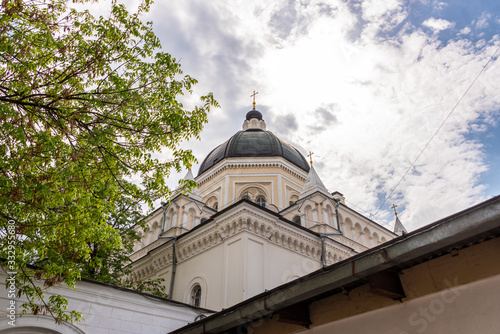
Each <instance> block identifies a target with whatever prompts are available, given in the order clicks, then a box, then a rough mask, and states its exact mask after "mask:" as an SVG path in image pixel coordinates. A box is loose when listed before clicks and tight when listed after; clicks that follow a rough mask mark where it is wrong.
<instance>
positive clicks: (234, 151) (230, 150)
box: [198, 109, 309, 175]
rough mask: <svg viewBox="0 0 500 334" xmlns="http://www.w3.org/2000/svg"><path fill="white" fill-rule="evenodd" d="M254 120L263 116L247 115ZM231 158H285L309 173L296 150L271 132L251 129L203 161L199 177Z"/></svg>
mask: <svg viewBox="0 0 500 334" xmlns="http://www.w3.org/2000/svg"><path fill="white" fill-rule="evenodd" d="M252 118H257V119H258V120H262V114H261V113H260V112H259V111H257V110H255V109H253V110H251V111H249V112H248V113H247V115H246V119H247V120H249V119H252ZM229 157H283V158H285V159H286V160H288V161H289V162H291V163H292V164H294V165H295V166H297V167H299V168H301V169H303V170H305V171H306V172H309V164H308V163H307V161H306V159H305V158H304V156H303V155H302V154H301V153H300V152H299V151H298V150H297V149H296V148H294V147H293V146H291V145H289V144H287V143H285V142H284V141H282V140H281V139H279V138H278V137H276V136H275V135H274V134H273V133H272V132H271V131H265V130H262V129H258V128H250V129H248V130H245V131H238V132H237V133H236V134H235V135H234V136H232V137H231V138H229V140H227V141H226V142H224V143H223V144H221V145H219V146H217V147H216V148H215V149H213V150H212V152H210V153H209V154H208V155H207V157H206V158H205V160H203V162H202V164H201V166H200V170H199V171H198V175H201V174H203V173H204V172H206V171H207V170H209V169H210V168H212V167H213V166H215V165H216V164H217V163H219V162H220V161H222V160H223V159H225V158H229Z"/></svg>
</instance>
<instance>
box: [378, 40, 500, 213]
mask: <svg viewBox="0 0 500 334" xmlns="http://www.w3.org/2000/svg"><path fill="white" fill-rule="evenodd" d="M499 49H500V46H499V47H498V48H497V49H496V50H495V52H494V53H493V55H492V56H491V57H490V59H488V62H487V63H486V65H484V66H483V68H482V69H481V71H479V73H478V74H477V75H476V77H475V78H474V80H473V81H472V83H471V84H470V85H469V87H468V88H467V89H466V90H465V92H464V93H463V94H462V96H461V97H460V99H459V100H458V102H457V103H456V104H455V106H454V107H453V108H452V109H451V111H450V113H449V114H448V116H446V118H445V119H444V121H443V122H442V123H441V125H440V126H439V127H438V129H437V130H436V132H434V134H433V135H432V137H431V139H429V141H428V142H427V144H425V146H424V148H423V149H422V151H420V153H419V154H418V156H417V157H416V158H415V160H414V161H413V162H412V164H411V165H410V167H408V169H407V170H406V172H405V173H404V174H403V176H402V177H401V179H400V180H399V181H398V183H397V184H396V186H395V187H394V188H393V189H392V190H391V192H390V193H389V195H387V197H386V198H385V199H384V201H383V202H382V204H381V205H380V207H379V208H378V210H377V212H375V215H377V213H378V212H379V211H380V210H381V209H382V207H383V206H384V204H385V203H386V202H387V200H388V199H389V198H390V197H391V196H392V194H393V193H394V191H395V190H396V189H397V187H398V186H399V184H400V183H401V182H402V181H403V180H404V178H405V177H406V175H407V174H408V172H409V171H410V170H411V169H412V168H413V166H414V165H415V163H416V162H417V160H418V159H419V158H420V156H421V155H422V154H423V153H424V151H425V150H426V149H427V147H428V146H429V144H430V143H431V142H432V140H433V139H434V137H436V135H437V133H438V132H439V130H441V128H442V127H443V125H444V123H446V121H447V120H448V118H450V116H451V114H452V113H453V112H454V111H455V109H456V108H457V107H458V105H459V104H460V102H462V100H463V99H464V97H465V95H467V93H468V92H469V90H470V89H471V88H472V86H473V85H474V84H475V83H476V81H477V79H478V78H479V77H480V76H481V74H483V72H484V71H485V70H486V67H488V65H489V63H490V62H491V61H492V60H493V58H494V57H495V55H496V54H497V52H498V50H499Z"/></svg>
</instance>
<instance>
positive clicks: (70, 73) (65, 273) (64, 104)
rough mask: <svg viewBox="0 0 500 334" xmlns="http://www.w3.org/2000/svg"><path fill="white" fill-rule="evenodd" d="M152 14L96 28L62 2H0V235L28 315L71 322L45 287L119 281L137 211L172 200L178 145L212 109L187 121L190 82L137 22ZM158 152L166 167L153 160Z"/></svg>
mask: <svg viewBox="0 0 500 334" xmlns="http://www.w3.org/2000/svg"><path fill="white" fill-rule="evenodd" d="M75 2H82V3H84V2H86V1H85V0H81V1H75ZM150 5H151V1H150V0H144V2H143V3H142V4H141V5H140V6H139V8H138V11H137V13H133V14H131V13H128V12H127V10H126V8H125V7H124V6H123V5H121V4H118V3H117V2H116V1H112V3H111V8H110V12H109V14H107V15H108V17H94V16H93V15H92V14H91V13H90V12H89V11H87V10H81V11H77V10H76V9H74V8H71V6H70V4H69V3H68V2H67V1H64V0H45V1H39V0H31V1H30V0H25V1H22V0H3V1H2V2H1V5H0V155H1V156H2V159H1V160H0V231H1V238H2V244H3V245H7V238H8V225H9V222H13V223H14V224H15V226H16V238H15V247H16V253H15V261H14V262H15V271H16V272H17V276H16V279H17V287H18V289H19V291H20V293H22V294H24V295H25V296H26V297H27V298H28V300H29V302H28V303H27V304H26V305H25V306H24V307H25V309H26V310H27V311H30V312H35V313H37V312H43V313H50V314H52V316H54V318H55V319H56V321H72V320H78V318H79V315H78V314H77V313H75V312H69V313H68V312H65V311H64V309H65V308H66V303H65V301H64V300H63V299H61V298H60V296H58V297H50V298H49V299H48V300H45V299H44V296H43V292H44V290H45V288H49V287H51V286H53V285H55V284H58V283H60V282H62V283H64V284H66V285H67V286H69V287H73V286H74V284H75V281H76V280H78V279H80V278H81V277H82V276H84V277H90V278H94V279H98V280H102V281H105V282H110V283H116V282H117V281H119V279H120V277H121V275H122V274H123V272H122V271H121V269H120V268H121V267H122V266H121V264H123V261H126V260H127V258H126V256H125V255H124V253H123V251H124V250H125V251H127V250H130V247H131V246H130V245H131V240H133V238H134V235H132V234H131V232H130V231H129V229H128V227H130V225H131V224H132V223H135V222H137V219H139V218H140V216H141V213H140V210H139V203H147V204H149V205H150V206H152V203H153V201H154V200H155V199H157V198H160V197H168V196H169V194H170V190H169V189H168V187H167V185H166V181H165V178H166V177H168V175H169V172H170V171H171V170H172V169H176V170H180V169H181V168H182V166H183V165H184V166H185V165H188V164H189V163H190V162H191V161H192V160H193V159H194V158H193V156H192V154H191V152H190V151H188V150H183V149H181V148H179V143H180V142H181V141H182V140H184V139H187V138H191V137H195V138H198V136H199V133H200V131H201V130H202V127H203V125H204V124H205V123H206V121H207V112H208V111H209V110H210V108H211V107H216V106H217V102H216V101H215V100H214V99H213V97H212V95H211V94H208V95H205V96H202V97H201V101H202V105H201V106H196V107H194V108H193V109H191V110H190V109H186V108H184V106H183V105H182V103H181V102H179V96H181V95H183V94H185V93H191V92H192V91H191V89H192V86H193V85H194V84H196V80H195V79H193V78H191V77H190V76H187V75H185V76H184V75H183V74H182V71H181V68H180V65H179V63H177V62H176V60H175V59H174V58H172V56H171V55H169V54H167V53H164V52H160V51H159V49H160V47H161V46H160V43H159V40H158V38H157V37H156V36H155V35H154V33H153V31H152V25H151V23H143V22H142V21H141V20H140V18H139V16H140V14H141V13H144V12H146V11H148V10H149V8H150ZM162 149H166V150H168V151H169V152H170V153H171V156H172V158H171V159H170V160H166V161H164V160H160V159H158V158H156V157H155V155H154V153H155V152H159V151H160V150H162ZM132 179H140V180H141V181H140V183H139V182H132V181H131V180H132ZM7 255H8V254H7V250H6V248H5V247H2V253H1V254H0V256H2V257H3V258H7ZM33 268H36V269H33ZM11 271H12V270H11ZM35 280H42V281H43V282H44V286H43V287H40V286H38V285H36V284H35V283H34V282H35Z"/></svg>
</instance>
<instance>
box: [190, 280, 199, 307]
mask: <svg viewBox="0 0 500 334" xmlns="http://www.w3.org/2000/svg"><path fill="white" fill-rule="evenodd" d="M191 305H193V306H196V307H200V305H201V286H199V285H198V284H196V285H195V286H194V287H193V288H192V289H191Z"/></svg>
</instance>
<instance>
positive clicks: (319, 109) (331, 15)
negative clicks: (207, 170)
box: [152, 0, 500, 228]
mask: <svg viewBox="0 0 500 334" xmlns="http://www.w3.org/2000/svg"><path fill="white" fill-rule="evenodd" d="M361 4H362V5H361V7H356V8H354V7H349V5H348V4H346V3H345V2H342V1H328V2H322V1H315V0H311V1H307V2H306V1H302V2H299V1H295V2H293V1H281V2H266V1H222V0H221V1H214V2H202V1H194V0H190V1H183V2H178V3H175V5H174V4H172V3H171V2H162V3H161V4H159V3H156V4H155V5H154V6H155V8H154V9H153V14H152V15H153V17H152V19H153V21H154V23H155V27H157V26H158V25H159V30H158V32H157V34H158V35H160V37H161V38H162V44H163V46H164V47H165V49H166V50H167V51H169V52H172V53H174V55H175V56H177V57H181V58H182V64H183V66H184V70H185V71H186V73H189V74H191V75H193V76H194V77H196V78H197V79H199V81H200V84H199V87H198V90H200V91H203V92H206V91H214V93H215V96H216V97H218V99H219V102H221V104H222V107H223V108H222V110H220V111H217V112H215V113H214V114H213V115H211V116H210V122H209V123H208V125H207V126H206V130H205V131H204V133H203V134H202V141H201V142H189V143H188V144H187V146H189V147H191V148H193V150H194V152H195V154H197V155H198V157H199V160H202V159H203V158H204V156H205V155H206V154H208V153H209V151H210V150H211V149H213V148H214V147H215V146H216V145H218V144H220V143H222V142H223V141H225V140H226V139H227V138H229V137H230V136H231V135H232V134H234V133H235V132H236V131H238V130H239V129H240V127H241V123H242V122H243V118H244V115H245V113H246V111H248V110H249V109H250V107H251V99H250V97H249V95H250V93H251V92H252V91H253V90H257V91H259V92H260V93H259V95H258V96H257V106H258V109H259V110H261V111H262V112H263V115H264V119H265V120H266V122H267V124H268V129H269V130H271V131H274V132H275V133H276V134H277V135H278V136H280V137H281V138H282V139H284V140H287V141H289V142H291V143H292V144H294V145H296V146H297V147H300V148H301V149H303V153H305V152H306V150H307V151H309V150H311V151H314V152H315V158H316V159H317V160H316V161H318V172H319V174H320V176H321V177H322V179H323V181H324V183H325V185H326V186H327V187H328V188H329V189H330V190H332V191H333V190H338V191H340V192H342V193H343V194H345V195H346V197H347V200H348V204H350V203H351V205H352V204H354V205H356V206H357V207H360V208H363V209H366V210H368V211H370V212H372V213H375V211H377V209H378V206H379V205H380V199H381V198H384V197H385V196H386V195H387V194H388V193H389V192H390V191H391V190H392V189H393V187H394V186H395V185H396V183H397V182H398V181H399V180H400V179H401V177H402V175H403V174H404V173H405V171H406V169H407V168H408V167H409V166H410V164H411V163H412V162H413V160H414V159H415V158H416V157H417V156H418V154H419V153H420V151H421V150H422V148H423V147H424V145H425V144H426V143H427V142H428V140H429V139H430V138H431V136H432V135H433V134H434V132H435V131H436V129H437V128H438V127H439V125H440V124H441V123H442V121H443V120H444V119H445V117H446V116H447V115H448V113H449V112H450V111H451V109H452V108H453V106H454V105H455V104H456V102H457V101H458V100H459V98H460V97H461V96H462V94H463V93H464V92H465V90H466V89H467V87H468V85H469V84H470V83H471V81H472V79H473V78H474V77H475V76H476V75H477V73H479V71H480V70H481V68H482V66H484V64H485V63H486V61H487V59H488V57H489V56H491V54H492V53H493V50H494V48H496V47H495V46H494V45H493V44H494V43H497V44H498V43H499V42H498V41H497V42H494V41H485V42H484V43H485V44H484V45H482V46H480V45H474V44H473V43H471V42H470V41H468V40H467V39H466V37H467V35H466V33H468V32H467V31H466V30H465V29H463V30H462V35H459V36H462V37H459V38H458V39H456V40H454V41H449V42H448V43H447V44H444V43H442V42H441V41H439V40H438V39H437V37H436V36H435V34H434V33H431V34H427V33H426V31H425V30H422V29H416V30H415V29H409V27H408V25H407V24H405V25H404V26H402V27H400V28H398V29H400V31H399V33H398V34H394V36H395V37H393V38H391V37H385V38H383V39H382V38H379V37H378V36H379V35H380V34H381V33H383V32H387V31H389V30H391V29H395V28H397V27H399V25H401V24H402V23H403V22H405V20H406V18H407V16H408V8H407V6H408V5H407V4H406V3H403V2H402V1H388V2H385V1H384V2H380V1H366V2H362V3H361ZM356 11H361V12H356ZM273 18H274V21H273ZM280 19H283V20H284V21H279V20H280ZM477 24H478V23H476V26H477ZM425 25H426V26H427V27H429V28H431V29H432V30H433V32H434V31H440V30H443V29H448V28H450V27H451V26H452V25H453V23H452V22H450V21H447V20H443V19H436V18H432V17H430V18H428V19H427V20H425ZM353 32H354V33H353ZM352 36H355V38H352ZM499 86H500V66H498V60H497V61H496V64H495V66H490V67H489V68H488V69H487V71H485V72H484V73H483V75H482V76H481V78H480V80H479V81H478V82H477V83H476V85H475V86H474V87H473V89H471V90H470V91H469V93H468V95H467V96H466V98H465V99H464V100H463V101H462V103H461V104H460V106H459V107H458V108H457V109H456V110H455V112H454V113H453V114H452V116H451V117H450V118H449V120H448V121H447V123H446V124H445V126H444V127H443V128H442V129H441V131H440V132H439V133H438V135H437V136H436V138H435V139H434V140H433V142H432V143H431V144H430V145H429V147H428V148H427V149H426V150H425V152H424V154H422V156H421V157H420V159H419V160H418V162H417V164H416V165H415V167H414V168H413V169H412V171H411V172H410V173H409V174H408V175H407V177H406V178H405V180H404V181H403V182H402V183H401V184H400V186H399V187H398V188H397V190H396V192H395V194H394V196H393V197H392V198H391V199H390V200H389V201H388V203H387V204H390V205H391V204H392V203H393V202H396V204H398V205H399V207H398V208H404V209H405V210H404V211H402V212H401V219H402V220H403V223H405V224H406V225H408V227H409V228H416V227H418V226H422V225H423V224H427V223H430V222H432V221H434V220H437V219H439V218H442V217H444V216H446V215H448V214H451V213H453V212H456V211H459V210H461V209H464V208H465V207H467V206H470V205H472V204H474V203H477V202H478V201H480V200H482V199H484V196H485V195H484V186H483V185H481V184H480V183H479V177H480V175H481V173H483V172H484V171H485V170H486V169H487V168H488V166H487V165H486V164H485V158H484V155H483V148H482V147H481V145H480V143H476V142H470V141H468V140H467V139H466V134H467V133H468V132H469V131H483V130H484V128H483V127H480V126H475V125H473V124H476V123H477V122H476V120H477V119H478V118H481V119H483V120H485V123H486V124H487V123H488V122H490V123H493V122H494V120H495V119H496V117H494V116H493V115H494V112H495V110H498V109H499V108H500V96H498V94H497V92H496V89H497V87H499ZM325 117H326V118H328V119H330V120H335V121H331V122H330V124H328V125H326V124H325V119H326V118H325ZM280 118H282V119H283V124H277V122H279V120H280ZM488 120H489V121H488ZM285 124H289V125H290V126H294V127H297V129H296V130H294V131H287V129H286V127H284V126H285ZM377 217H378V218H380V219H382V220H386V221H389V222H392V221H393V214H391V212H389V211H384V210H382V211H381V212H379V213H378V214H377Z"/></svg>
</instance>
